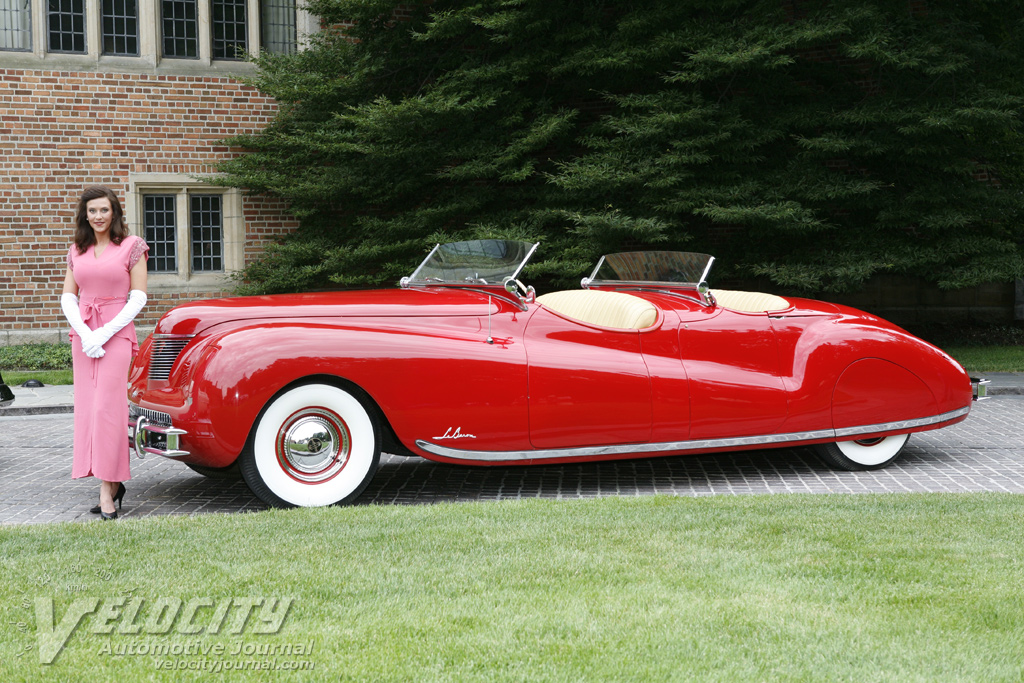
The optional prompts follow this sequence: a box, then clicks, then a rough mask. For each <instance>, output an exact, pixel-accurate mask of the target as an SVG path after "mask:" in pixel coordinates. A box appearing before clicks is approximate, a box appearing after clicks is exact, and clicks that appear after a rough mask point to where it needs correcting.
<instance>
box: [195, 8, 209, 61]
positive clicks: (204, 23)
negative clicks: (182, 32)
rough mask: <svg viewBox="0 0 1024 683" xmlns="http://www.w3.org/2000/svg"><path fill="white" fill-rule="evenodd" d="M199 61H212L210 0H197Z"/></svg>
mask: <svg viewBox="0 0 1024 683" xmlns="http://www.w3.org/2000/svg"><path fill="white" fill-rule="evenodd" d="M198 5H199V7H198V11H199V61H200V62H202V63H203V64H205V65H207V66H209V65H210V64H212V63H213V32H212V30H211V29H210V0H199V3H198Z"/></svg>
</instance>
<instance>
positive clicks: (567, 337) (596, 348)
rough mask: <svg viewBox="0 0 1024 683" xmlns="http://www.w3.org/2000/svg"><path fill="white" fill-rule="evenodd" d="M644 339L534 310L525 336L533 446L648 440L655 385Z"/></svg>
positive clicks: (569, 445)
mask: <svg viewBox="0 0 1024 683" xmlns="http://www.w3.org/2000/svg"><path fill="white" fill-rule="evenodd" d="M640 334H641V333H640V332H638V331H636V330H613V329H609V328H604V327H598V326H594V325H588V324H586V323H581V322H577V321H573V320H570V319H568V318H565V317H562V316H560V315H558V314H556V313H553V312H552V311H550V310H548V309H546V308H543V307H541V308H539V310H537V311H536V313H535V314H534V315H533V316H532V317H531V318H530V322H529V325H528V326H527V329H526V335H525V344H526V354H527V364H528V386H529V416H530V442H531V444H532V445H533V447H534V448H568V447H574V446H597V445H605V444H623V443H644V442H647V441H649V440H650V438H651V421H652V417H651V416H652V406H651V400H652V399H651V380H650V377H649V374H648V371H647V366H646V364H645V363H644V357H643V354H642V353H641V342H640Z"/></svg>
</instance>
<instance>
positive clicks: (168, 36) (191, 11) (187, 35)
mask: <svg viewBox="0 0 1024 683" xmlns="http://www.w3.org/2000/svg"><path fill="white" fill-rule="evenodd" d="M160 18H161V25H162V29H163V51H164V57H177V58H182V59H198V57H199V19H198V12H197V8H196V0H162V2H161V4H160Z"/></svg>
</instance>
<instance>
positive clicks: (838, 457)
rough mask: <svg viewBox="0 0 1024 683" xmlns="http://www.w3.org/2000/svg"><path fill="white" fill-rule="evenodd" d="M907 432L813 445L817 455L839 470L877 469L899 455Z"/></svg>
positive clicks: (907, 436)
mask: <svg viewBox="0 0 1024 683" xmlns="http://www.w3.org/2000/svg"><path fill="white" fill-rule="evenodd" d="M909 438H910V435H909V434H897V435H895V436H885V437H880V438H876V439H861V440H860V441H837V442H835V443H821V444H816V445H815V446H813V448H814V450H815V452H816V453H817V454H818V457H819V458H821V459H822V460H823V461H825V464H826V465H830V466H832V467H835V468H836V469H840V470H850V471H856V470H877V469H880V468H882V467H885V466H886V465H888V464H889V463H891V462H892V461H893V460H895V459H896V458H898V457H900V453H902V452H903V447H904V446H906V445H907V440H908V439H909Z"/></svg>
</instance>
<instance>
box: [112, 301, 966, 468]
mask: <svg viewBox="0 0 1024 683" xmlns="http://www.w3.org/2000/svg"><path fill="white" fill-rule="evenodd" d="M630 293H632V294H634V295H635V296H638V297H641V298H645V299H647V300H648V301H650V302H651V303H653V304H654V305H655V306H656V307H657V308H658V310H659V312H658V318H657V322H656V323H655V324H654V325H653V326H651V327H649V328H647V329H642V330H619V329H610V328H604V327H601V326H598V325H591V324H585V323H581V322H579V321H576V320H572V319H570V318H567V317H565V316H563V315H560V314H558V313H556V312H554V311H552V310H550V309H547V308H545V307H544V306H543V305H541V304H537V303H528V304H526V305H525V308H526V310H525V311H524V310H522V308H521V307H520V306H518V305H516V303H515V302H514V301H511V300H509V299H507V298H504V297H502V296H498V295H494V294H493V293H490V292H487V291H484V290H482V289H480V290H477V289H452V288H442V287H438V288H430V287H426V288H415V289H401V290H383V291H371V292H347V293H327V294H302V295H280V296H268V297H255V298H229V299H218V300H213V301H206V302H197V303H192V304H185V305H183V306H179V307H177V308H175V309H173V310H171V311H170V312H168V313H167V314H166V315H165V316H164V317H163V318H162V319H161V321H160V323H159V325H158V327H157V330H156V335H154V336H153V337H150V339H149V340H147V341H146V342H145V343H144V344H143V346H142V349H141V351H140V355H139V357H138V359H137V360H136V362H135V365H134V366H133V369H132V373H131V377H130V385H129V399H130V400H131V402H132V403H134V404H135V405H137V406H139V407H141V408H144V409H149V410H153V411H159V412H161V413H164V414H167V415H169V416H170V418H171V420H172V422H173V423H174V425H175V426H178V427H181V428H182V429H184V430H185V431H186V432H187V434H186V435H185V436H183V437H182V445H181V448H182V450H184V451H188V455H187V456H185V457H183V458H182V459H183V460H184V461H186V462H190V463H194V464H198V465H204V466H208V467H225V466H228V465H230V464H231V463H232V462H234V461H235V459H236V458H237V457H238V456H239V454H240V453H241V451H242V449H243V447H244V446H245V444H246V441H247V439H249V438H250V434H251V432H252V429H253V425H254V424H255V422H256V420H257V417H258V415H259V414H260V412H261V411H262V410H263V408H264V406H266V405H267V404H268V402H269V401H270V400H271V399H272V398H273V397H274V396H275V395H277V394H279V393H281V392H282V391H283V390H284V389H285V388H287V387H290V386H294V385H296V384H299V383H303V382H309V381H312V380H317V381H321V382H325V383H332V382H337V383H342V384H344V385H345V386H350V387H357V388H358V389H359V390H360V391H362V392H365V395H366V396H367V397H368V398H369V399H370V400H371V401H372V402H373V404H374V405H375V406H376V407H377V408H378V409H379V414H380V417H381V418H382V419H383V420H384V421H385V422H386V425H387V426H388V427H389V428H390V430H391V431H392V432H393V433H394V435H395V436H396V437H397V439H398V441H399V442H400V444H401V446H403V447H404V449H406V450H407V451H408V452H411V453H414V454H417V455H421V456H423V457H426V458H430V459H434V460H440V461H452V462H463V463H476V464H495V463H508V462H516V463H530V462H533V461H534V460H535V458H533V457H531V454H532V453H535V452H538V451H544V453H543V461H544V462H565V461H572V460H600V459H606V458H612V457H616V458H622V457H644V456H648V455H658V454H667V453H673V452H680V450H682V449H680V448H675V449H673V448H665V447H664V446H663V444H667V443H676V442H691V441H693V442H703V441H708V440H710V441H712V442H713V443H708V444H706V445H704V446H702V447H701V446H698V447H696V448H693V449H689V448H687V449H686V450H693V451H696V452H700V451H714V450H723V449H736V448H748V447H764V446H770V445H775V444H774V443H773V442H770V441H766V442H759V443H737V444H731V443H718V442H716V441H715V440H716V439H724V440H727V439H729V438H731V437H747V436H750V437H757V436H763V435H790V434H799V433H803V432H820V431H821V430H828V429H842V428H848V427H862V426H865V425H875V424H878V425H883V424H886V425H889V427H888V428H887V429H886V430H884V433H886V434H892V433H900V432H902V431H920V430H921V429H930V428H934V427H938V426H943V425H944V424H948V423H951V422H955V421H959V420H962V419H964V418H965V417H966V412H962V414H959V415H956V416H954V417H952V418H950V419H949V420H947V421H944V422H941V423H935V424H930V425H923V426H921V425H918V426H914V427H908V428H906V429H901V428H899V427H893V426H892V423H896V422H900V421H904V420H914V419H919V418H933V417H934V416H937V415H942V414H945V413H949V412H953V411H957V410H962V409H964V408H965V407H969V406H970V404H971V399H972V388H971V384H970V380H969V378H968V377H967V375H966V374H965V373H964V371H963V369H962V368H961V367H960V366H959V365H958V364H957V363H956V362H955V361H953V360H952V359H951V358H949V357H948V356H947V355H946V354H944V353H943V352H941V351H940V350H938V349H936V348H935V347H932V346H930V345H928V344H926V343H925V342H923V341H921V340H918V339H916V338H914V337H913V336H911V335H909V334H908V333H906V332H904V331H903V330H900V329H899V328H897V327H895V326H893V325H891V324H889V323H887V322H885V321H883V320H880V319H878V318H876V317H874V316H870V315H868V314H866V313H862V312H860V311H855V310H853V309H848V308H844V307H840V306H835V305H832V304H823V303H820V302H811V301H806V300H795V299H794V300H790V301H791V303H792V304H793V307H792V308H791V309H789V310H787V311H783V312H779V313H772V314H771V315H769V314H767V313H744V312H738V311H733V310H729V309H726V308H724V307H722V306H718V307H715V308H713V309H710V310H709V309H708V307H706V306H704V305H702V304H701V303H700V302H698V301H696V300H693V299H690V298H687V297H684V296H678V295H672V294H666V293H660V292H644V291H633V292H630ZM160 335H195V336H194V338H192V340H191V341H190V343H189V344H188V345H187V346H186V347H185V349H184V351H183V352H182V353H181V354H180V356H178V358H177V360H176V361H175V363H174V365H173V368H172V369H171V370H170V372H169V374H168V376H167V378H166V379H164V380H154V379H151V378H150V377H149V365H150V362H151V355H152V353H153V347H154V340H155V339H157V338H158V337H159V336H160ZM833 439H834V437H833ZM828 440H830V439H829V437H826V436H820V437H818V438H807V439H803V442H805V443H813V442H816V441H817V442H821V441H828ZM787 442H788V440H787V439H782V440H781V441H780V442H779V443H780V444H782V443H787ZM467 443H469V444H471V446H465V444H467ZM430 444H436V445H439V446H440V445H444V446H445V447H447V448H452V449H456V450H458V449H460V448H462V447H465V448H466V450H467V451H469V452H470V453H471V455H469V456H465V457H463V456H458V457H453V456H450V455H446V454H444V453H439V452H434V451H431V450H426V449H425V448H424V445H430ZM623 444H636V445H639V446H638V447H637V448H634V449H632V450H626V451H621V450H620V451H610V452H599V450H596V449H595V450H593V451H588V452H586V453H583V454H578V453H574V452H566V453H565V454H564V455H562V454H560V453H559V452H557V451H558V449H575V448H580V447H595V446H617V445H623ZM644 444H656V445H658V447H657V448H652V449H651V450H649V451H648V450H645V449H644V447H643V446H644ZM479 453H495V454H498V455H497V456H495V457H494V458H491V457H486V458H483V457H474V456H473V455H472V454H479ZM503 453H508V454H515V457H508V458H505V457H502V456H501V454H503Z"/></svg>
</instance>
